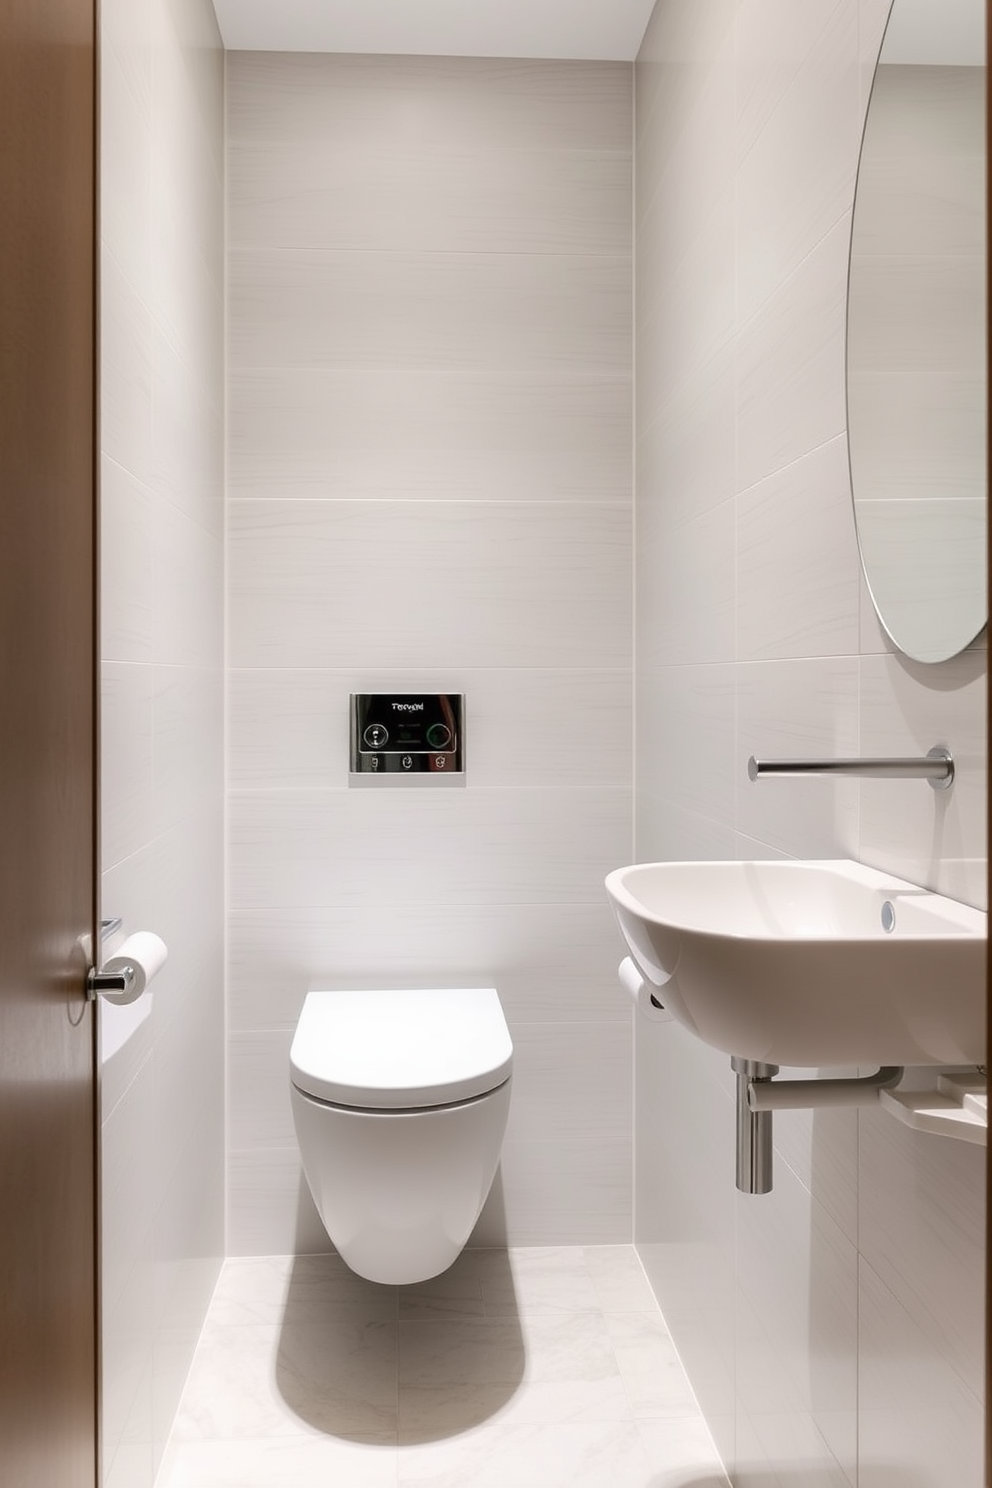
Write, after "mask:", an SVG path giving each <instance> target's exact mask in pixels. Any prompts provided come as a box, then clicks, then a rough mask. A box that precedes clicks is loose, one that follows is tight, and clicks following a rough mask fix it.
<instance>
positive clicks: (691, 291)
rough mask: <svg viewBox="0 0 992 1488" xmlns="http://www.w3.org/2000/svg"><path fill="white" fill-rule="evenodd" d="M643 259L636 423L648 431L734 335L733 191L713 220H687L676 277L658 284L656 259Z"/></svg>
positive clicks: (638, 295) (638, 293) (640, 264)
mask: <svg viewBox="0 0 992 1488" xmlns="http://www.w3.org/2000/svg"><path fill="white" fill-rule="evenodd" d="M689 228H691V229H692V230H691V231H690V230H688V229H689ZM635 256H637V249H636V247H635ZM637 262H638V283H637V290H636V302H637V315H638V323H639V326H640V334H639V335H638V338H637V380H636V404H635V407H636V427H637V428H638V429H642V428H646V427H647V425H648V424H649V423H650V421H651V419H652V418H654V416H655V414H656V413H657V411H658V409H659V408H661V407H663V406H664V405H665V404H666V403H668V402H669V401H670V400H671V399H672V398H674V397H675V396H676V395H677V394H678V392H679V390H680V389H681V388H682V386H683V384H684V379H686V378H688V377H692V376H693V375H695V374H696V373H698V372H699V371H700V370H701V369H702V368H703V367H705V366H706V365H707V363H708V362H710V361H711V360H712V359H713V358H714V357H715V356H716V354H717V353H718V352H719V351H721V350H722V349H723V348H724V347H726V345H727V344H728V342H729V341H730V339H731V337H732V336H733V333H734V325H735V314H736V310H735V301H736V291H735V285H734V193H733V190H732V189H730V190H728V191H727V192H726V193H725V194H724V195H723V196H722V197H721V198H720V200H719V201H718V202H717V204H716V206H715V207H714V209H713V211H712V213H711V214H710V216H709V217H708V218H706V219H704V220H703V221H701V222H697V223H693V224H688V225H687V233H686V247H685V252H684V253H683V255H682V257H681V260H680V263H679V266H678V268H677V269H676V271H675V272H674V273H672V274H671V275H670V277H667V278H666V279H665V280H663V281H659V282H657V283H656V282H655V280H656V278H657V276H656V275H655V273H654V271H653V269H652V267H651V263H650V260H648V259H645V258H644V257H643V255H642V256H640V257H638V258H637Z"/></svg>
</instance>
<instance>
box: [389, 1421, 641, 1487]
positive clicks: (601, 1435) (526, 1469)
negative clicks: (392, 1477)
mask: <svg viewBox="0 0 992 1488" xmlns="http://www.w3.org/2000/svg"><path fill="white" fill-rule="evenodd" d="M398 1462H399V1488H508V1485H510V1484H512V1485H513V1488H654V1484H653V1482H652V1479H651V1470H652V1469H651V1463H650V1459H649V1457H648V1454H647V1450H646V1448H645V1446H644V1444H643V1442H642V1440H641V1438H640V1436H639V1434H638V1431H637V1427H636V1426H635V1425H634V1423H633V1422H630V1421H616V1422H605V1423H601V1422H582V1423H576V1424H569V1425H565V1426H549V1425H503V1424H502V1423H498V1424H496V1425H494V1426H492V1427H490V1428H489V1429H488V1430H486V1431H477V1432H474V1433H472V1434H471V1435H470V1436H467V1437H459V1438H458V1439H456V1440H454V1441H446V1442H437V1443H435V1444H433V1445H430V1446H421V1447H401V1448H400V1449H399V1453H398Z"/></svg>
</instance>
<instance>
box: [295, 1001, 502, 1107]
mask: <svg viewBox="0 0 992 1488" xmlns="http://www.w3.org/2000/svg"><path fill="white" fill-rule="evenodd" d="M512 1063H513V1045H512V1043H511V1041H510V1034H509V1030H508V1029H507V1026H506V1021H505V1019H504V1017H503V1010H502V1008H501V1006H500V1002H499V998H498V996H497V994H496V990H495V988H493V987H447V988H431V989H429V990H422V989H419V990H416V991H406V990H404V991H384V990H375V991H343V992H342V991H324V990H314V991H311V992H308V994H307V996H306V999H305V1001H304V1004H303V1011H302V1013H301V1014H300V1020H299V1023H298V1024H297V1027H296V1034H295V1037H294V1038H293V1045H292V1049H291V1051H290V1068H291V1072H292V1081H293V1084H294V1085H295V1086H296V1087H297V1089H298V1090H300V1091H302V1092H303V1093H304V1094H305V1095H308V1096H310V1097H311V1098H312V1099H315V1100H318V1101H324V1102H327V1103H328V1104H331V1105H335V1106H345V1107H350V1108H352V1109H358V1110H366V1111H403V1110H407V1111H409V1110H423V1109H427V1108H431V1107H435V1106H446V1105H452V1104H454V1103H455V1102H458V1101H466V1100H471V1099H473V1098H475V1097H477V1096H480V1095H485V1094H487V1093H488V1092H489V1091H492V1090H495V1089H496V1088H497V1087H498V1086H500V1085H502V1084H504V1083H505V1082H506V1081H507V1080H508V1079H509V1077H510V1072H511V1067H512Z"/></svg>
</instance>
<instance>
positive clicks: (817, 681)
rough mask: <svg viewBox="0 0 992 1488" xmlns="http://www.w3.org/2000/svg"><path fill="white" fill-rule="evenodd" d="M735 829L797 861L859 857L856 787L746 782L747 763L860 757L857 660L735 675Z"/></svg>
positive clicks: (779, 664) (791, 664)
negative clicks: (753, 756)
mask: <svg viewBox="0 0 992 1488" xmlns="http://www.w3.org/2000/svg"><path fill="white" fill-rule="evenodd" d="M737 686H738V694H737V770H738V774H737V827H738V831H740V832H742V833H743V834H744V835H745V836H748V837H751V838H753V839H754V840H756V841H760V842H762V843H766V844H767V845H768V847H770V848H772V849H773V850H774V851H781V852H786V853H789V854H790V855H792V856H794V857H799V858H819V857H827V858H829V857H834V858H836V857H851V858H857V857H858V847H857V844H858V821H859V818H858V801H859V794H858V785H859V782H858V781H857V780H841V781H837V780H832V779H830V778H827V777H816V776H812V777H810V778H809V779H801V778H790V777H788V776H784V777H782V778H776V777H774V776H773V777H770V778H766V779H762V780H755V781H752V780H749V779H748V775H747V761H748V759H749V758H750V756H751V755H752V754H753V755H755V756H756V757H757V758H758V759H762V758H764V759H783V758H784V759H797V760H816V759H828V760H829V759H838V758H840V759H843V758H852V757H854V756H856V755H857V753H858V662H857V658H856V657H851V656H837V657H824V658H818V659H815V660H810V661H775V662H756V663H750V664H747V665H741V666H740V667H739V668H738V683H737Z"/></svg>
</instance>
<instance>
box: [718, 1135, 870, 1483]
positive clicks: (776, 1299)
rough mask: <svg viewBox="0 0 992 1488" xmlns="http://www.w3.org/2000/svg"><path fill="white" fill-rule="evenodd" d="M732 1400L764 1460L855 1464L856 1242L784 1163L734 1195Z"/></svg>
mask: <svg viewBox="0 0 992 1488" xmlns="http://www.w3.org/2000/svg"><path fill="white" fill-rule="evenodd" d="M737 1264H738V1311H737V1320H738V1334H737V1348H736V1360H737V1398H738V1402H739V1407H740V1409H741V1410H742V1411H743V1412H744V1413H745V1414H746V1416H747V1418H748V1420H749V1421H750V1423H751V1426H752V1428H753V1429H754V1430H755V1432H756V1434H757V1435H758V1438H759V1440H760V1441H761V1443H762V1446H763V1449H764V1451H765V1453H766V1454H767V1456H768V1458H769V1461H770V1463H781V1462H787V1461H788V1460H789V1457H790V1455H791V1454H792V1452H793V1450H794V1446H793V1443H794V1441H795V1440H796V1438H797V1437H798V1438H799V1439H801V1440H804V1441H805V1442H806V1443H807V1448H806V1450H807V1451H811V1453H815V1455H814V1456H813V1461H814V1462H817V1464H818V1465H819V1466H821V1468H822V1469H823V1470H824V1471H825V1472H829V1471H830V1470H832V1469H834V1468H835V1464H839V1465H840V1466H841V1468H842V1469H843V1472H844V1474H845V1475H846V1477H847V1478H848V1480H850V1481H854V1479H855V1476H856V1472H857V1391H858V1368H857V1329H858V1263H857V1250H856V1248H855V1245H854V1244H853V1242H852V1241H851V1240H850V1239H848V1238H847V1237H846V1236H845V1235H844V1233H843V1231H841V1230H840V1229H839V1228H838V1226H837V1225H835V1224H834V1222H833V1220H832V1219H831V1218H830V1217H829V1215H827V1213H826V1212H825V1211H824V1210H823V1209H822V1208H821V1206H820V1205H819V1204H817V1203H816V1201H815V1200H811V1198H810V1195H809V1193H808V1191H807V1190H806V1189H805V1188H804V1187H803V1186H802V1185H801V1184H800V1183H799V1182H798V1181H797V1179H796V1176H795V1174H793V1173H792V1172H791V1171H790V1169H789V1168H788V1167H786V1165H785V1164H784V1163H782V1162H779V1163H778V1164H777V1165H776V1172H775V1183H774V1188H773V1190H772V1193H771V1194H767V1195H765V1196H763V1198H762V1199H761V1201H760V1202H755V1200H754V1198H753V1196H751V1195H738V1196H737Z"/></svg>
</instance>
